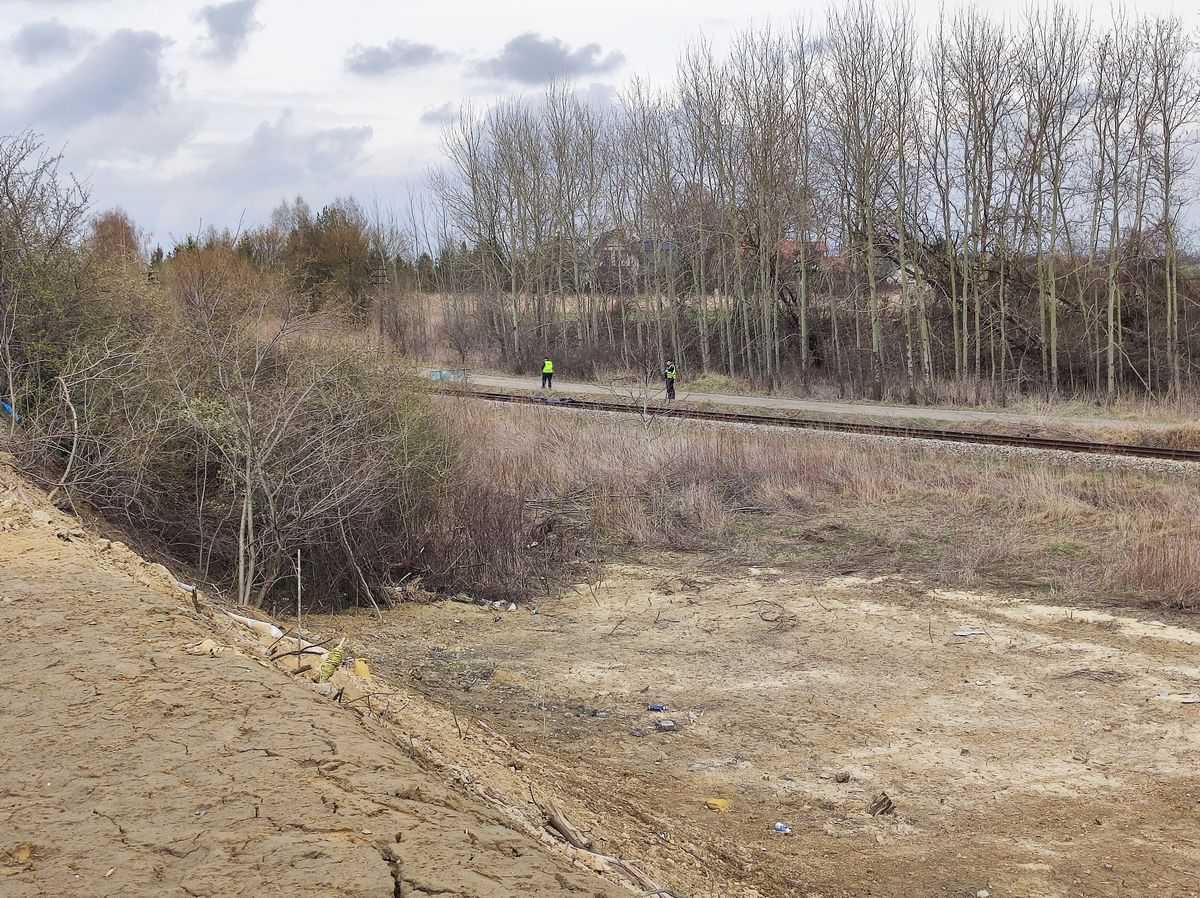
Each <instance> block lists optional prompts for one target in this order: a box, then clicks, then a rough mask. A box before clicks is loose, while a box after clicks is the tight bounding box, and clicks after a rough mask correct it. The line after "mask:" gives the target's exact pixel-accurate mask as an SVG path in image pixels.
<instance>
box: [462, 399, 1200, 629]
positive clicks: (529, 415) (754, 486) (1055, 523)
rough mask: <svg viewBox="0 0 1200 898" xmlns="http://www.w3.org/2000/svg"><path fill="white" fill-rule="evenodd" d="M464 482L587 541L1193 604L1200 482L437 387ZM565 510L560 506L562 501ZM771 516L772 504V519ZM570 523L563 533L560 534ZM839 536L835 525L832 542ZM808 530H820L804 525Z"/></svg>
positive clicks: (533, 523) (1199, 553) (1198, 570)
mask: <svg viewBox="0 0 1200 898" xmlns="http://www.w3.org/2000/svg"><path fill="white" fill-rule="evenodd" d="M445 405H446V408H447V410H448V411H450V412H451V417H452V420H453V421H454V423H455V426H456V427H458V428H460V429H461V430H462V431H463V432H464V433H466V434H468V435H469V436H470V440H471V443H472V445H473V447H474V449H473V451H472V453H471V459H470V465H471V471H472V476H473V478H476V479H477V480H478V481H479V482H481V483H486V484H487V486H488V490H489V491H492V490H495V491H499V492H508V491H512V492H513V493H514V494H519V495H521V496H524V497H525V501H526V505H527V506H530V503H534V506H530V507H535V512H534V513H532V514H529V513H527V518H528V519H527V521H526V524H525V526H526V527H527V528H531V527H537V526H539V525H538V521H539V520H540V521H543V522H544V521H545V520H547V519H548V520H550V521H551V523H550V526H549V529H548V531H547V528H546V527H545V526H544V525H543V526H542V532H543V533H546V532H549V533H554V532H555V531H556V529H557V530H558V531H564V532H563V536H562V538H564V539H569V538H574V539H578V538H582V539H584V540H585V541H586V542H587V543H588V544H589V545H592V546H603V545H612V544H622V545H627V546H651V547H684V548H701V547H725V546H729V545H731V544H732V543H733V542H734V541H736V540H737V539H738V538H739V537H749V538H750V539H752V540H753V542H754V544H755V547H756V550H759V549H761V550H762V551H764V552H775V553H777V555H778V557H782V558H785V559H786V558H789V557H790V558H792V559H793V560H795V559H799V558H802V559H807V560H809V561H812V562H813V563H815V564H825V563H828V564H834V563H836V564H845V565H848V566H849V568H850V569H855V568H854V564H855V563H856V560H857V562H858V563H859V564H860V567H859V568H857V569H864V570H865V569H867V568H868V567H872V566H873V569H875V570H877V571H880V570H883V571H886V570H888V569H892V570H903V571H905V572H908V573H912V574H914V575H918V576H923V577H926V578H929V579H940V580H943V581H947V582H955V583H960V584H986V585H989V586H992V587H995V588H1000V587H1005V586H1008V587H1012V586H1037V587H1053V588H1059V589H1063V590H1067V591H1069V592H1072V593H1074V594H1076V595H1077V596H1078V597H1079V598H1081V599H1085V600H1093V601H1095V600H1099V601H1104V600H1107V599H1109V598H1117V599H1120V600H1130V601H1136V602H1145V603H1148V604H1161V605H1166V606H1172V607H1177V608H1178V607H1183V608H1196V607H1200V603H1198V599H1197V596H1198V595H1200V531H1197V530H1196V528H1195V527H1194V525H1193V524H1192V521H1193V519H1194V509H1195V508H1196V505H1197V501H1198V500H1200V484H1198V483H1197V482H1196V481H1194V480H1190V479H1184V478H1167V477H1158V476H1153V475H1150V474H1146V473H1142V472H1137V471H1130V472H1128V473H1114V472H1111V471H1104V472H1100V471H1093V470H1089V469H1086V468H1084V467H1080V466H1051V465H1029V464H1020V465H1018V464H1011V463H1005V462H1002V461H994V462H993V461H981V460H980V458H979V457H978V456H977V455H956V454H953V453H940V452H939V453H929V452H927V451H923V450H916V449H907V448H898V447H896V446H895V444H879V443H876V444H872V443H868V442H851V441H842V440H836V439H828V438H823V437H820V436H817V435H808V434H793V433H783V432H776V431H768V430H749V429H738V428H731V427H714V426H709V425H702V424H693V423H687V422H679V421H655V422H652V424H651V426H650V430H649V433H647V431H646V429H645V428H644V427H643V423H644V422H639V421H638V420H637V419H635V418H632V417H630V418H620V417H616V416H596V415H591V416H588V415H583V414H576V413H572V412H564V411H559V410H549V409H538V408H535V407H505V408H496V407H493V406H489V405H485V404H481V403H472V402H466V401H461V400H446V402H445ZM560 506H561V507H562V508H564V509H567V510H566V511H565V512H563V513H561V514H559V515H558V521H557V523H555V520H554V519H555V514H554V513H552V512H551V510H552V509H555V508H557V507H560ZM764 515H765V517H764ZM567 530H569V531H570V532H565V531H567ZM831 531H834V532H836V535H835V536H834V537H832V538H830V537H829V535H828V534H829V533H830V532H831ZM814 534H818V536H814Z"/></svg>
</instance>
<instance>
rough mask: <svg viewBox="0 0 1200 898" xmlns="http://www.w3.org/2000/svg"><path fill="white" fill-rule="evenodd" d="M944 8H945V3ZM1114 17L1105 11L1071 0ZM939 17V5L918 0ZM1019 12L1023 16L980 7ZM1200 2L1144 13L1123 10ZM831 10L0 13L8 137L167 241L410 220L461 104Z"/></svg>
mask: <svg viewBox="0 0 1200 898" xmlns="http://www.w3.org/2000/svg"><path fill="white" fill-rule="evenodd" d="M946 2H947V5H952V4H951V0H946ZM1072 2H1073V4H1074V5H1076V6H1080V7H1085V8H1091V7H1094V11H1095V15H1097V17H1100V18H1103V17H1107V13H1108V9H1109V4H1108V3H1097V4H1091V3H1087V2H1084V0H1072ZM917 5H918V10H919V12H918V14H919V15H920V16H921V17H922V18H925V19H928V18H930V17H932V16H935V15H936V10H937V7H938V5H939V4H938V3H937V2H936V0H917ZM983 5H984V6H985V7H988V6H993V7H994V8H996V9H998V10H1001V11H1011V10H1013V9H1014V8H1015V7H1017V6H1019V5H1020V4H1019V3H1017V2H1005V3H1002V4H1001V3H993V4H988V3H984V4H983ZM1173 7H1174V8H1176V9H1178V10H1179V12H1180V13H1181V14H1183V15H1184V16H1185V20H1186V21H1187V22H1188V23H1189V24H1190V25H1193V26H1194V25H1196V24H1197V23H1198V22H1200V18H1198V16H1197V13H1196V11H1195V9H1194V6H1193V4H1191V3H1182V4H1175V3H1173V2H1172V0H1143V2H1141V3H1135V4H1133V5H1132V7H1131V8H1132V9H1135V10H1141V9H1145V10H1148V11H1162V12H1166V11H1170V10H1171V9H1172V8H1173ZM821 8H823V4H822V5H815V4H814V5H812V6H811V7H805V6H800V5H798V4H796V3H795V2H790V3H789V2H775V0H738V2H731V0H659V2H645V0H607V2H604V3H592V2H582V3H581V2H578V0H575V2H567V0H554V2H549V0H526V2H518V3H503V2H496V0H489V2H478V0H469V2H464V0H449V2H446V0H443V2H437V0H420V2H418V0H392V2H385V0H231V2H219V0H218V2H213V3H205V2H194V0H169V2H168V0H0V71H2V72H3V75H2V76H0V132H12V131H15V130H18V129H22V128H26V127H30V128H33V129H35V130H37V131H39V132H41V133H42V134H44V135H45V137H46V139H47V141H48V142H49V143H50V145H51V146H52V147H55V148H65V153H66V164H67V167H68V168H69V169H70V170H71V171H73V172H74V173H75V174H76V175H77V176H79V177H80V178H81V179H83V180H86V181H87V182H88V183H89V184H90V185H91V187H92V192H93V198H94V203H95V205H96V206H97V207H98V208H107V207H111V206H117V205H120V206H123V207H124V208H126V209H128V210H129V211H130V212H131V213H132V214H133V215H134V217H135V218H136V220H137V221H138V223H139V225H141V226H142V227H143V228H145V229H146V230H148V231H150V232H151V233H152V234H153V236H154V237H155V239H157V240H158V241H161V242H163V243H169V242H170V241H171V240H172V238H178V237H181V236H183V235H184V234H186V233H189V232H195V231H197V230H198V229H199V228H201V227H202V226H207V225H209V224H216V225H218V226H225V225H228V226H231V227H232V226H236V225H237V224H238V221H239V220H240V219H242V218H243V217H244V219H245V221H246V223H247V224H249V223H255V222H258V221H261V220H262V219H263V218H265V216H266V215H267V213H268V212H269V210H270V209H271V207H272V206H274V205H275V204H276V203H277V202H278V201H279V200H280V199H282V198H283V197H285V196H286V197H291V196H295V195H296V194H303V195H304V197H305V198H306V199H307V200H309V202H310V203H311V204H312V205H314V206H317V207H319V206H320V205H321V204H322V203H324V202H326V201H328V200H329V199H331V198H333V197H334V196H337V195H339V194H345V193H350V192H353V193H354V194H356V195H357V196H359V197H360V198H362V199H365V200H369V199H370V198H371V197H372V196H376V197H378V198H379V199H380V200H382V201H384V202H393V203H402V202H403V200H404V196H405V195H406V193H407V191H408V188H409V185H411V184H419V183H420V182H421V181H422V179H423V173H424V171H425V169H426V167H427V166H428V165H429V164H430V163H431V162H433V161H435V160H436V158H437V154H438V128H439V126H440V124H441V122H442V121H443V120H444V119H445V118H446V116H448V115H451V114H452V113H453V112H454V111H455V110H456V109H457V108H458V105H459V104H460V102H462V101H463V100H464V99H469V100H471V101H472V102H474V103H478V104H486V103H488V102H489V101H491V100H492V99H494V98H495V97H498V96H503V95H513V94H522V93H523V94H533V93H537V92H539V91H540V89H541V85H543V84H544V83H545V82H547V81H549V80H550V79H552V78H554V77H567V78H571V79H573V80H574V82H575V83H576V84H577V86H578V89H580V90H585V91H587V92H588V93H589V95H591V96H593V97H596V98H599V99H603V98H605V97H608V96H611V95H612V94H613V93H614V92H615V90H616V89H617V88H619V87H620V86H621V85H622V84H623V83H624V82H625V81H626V80H627V79H628V78H629V77H630V76H631V75H634V74H637V75H643V76H646V77H648V78H649V79H651V80H653V81H656V82H662V81H665V80H667V79H669V78H670V77H671V73H672V71H673V67H674V61H675V57H676V55H677V53H678V52H679V51H680V50H681V49H682V48H683V46H684V45H685V44H686V43H688V42H689V41H691V40H694V39H696V38H698V37H700V36H705V37H707V38H709V39H711V40H712V41H713V42H714V43H716V44H717V45H718V46H720V45H722V44H723V43H724V42H725V40H726V39H727V37H728V35H729V34H730V33H731V31H733V30H735V29H736V28H738V27H739V26H744V25H748V24H753V23H763V22H767V21H775V22H779V23H788V22H790V21H792V20H793V19H794V18H795V17H796V16H797V15H803V14H805V10H806V9H809V10H812V11H813V12H811V13H809V14H810V15H819V10H820V9H821Z"/></svg>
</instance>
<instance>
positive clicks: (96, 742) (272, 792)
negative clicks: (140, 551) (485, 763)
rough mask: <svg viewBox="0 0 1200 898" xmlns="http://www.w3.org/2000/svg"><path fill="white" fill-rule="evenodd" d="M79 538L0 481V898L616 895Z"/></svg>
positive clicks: (157, 574)
mask: <svg viewBox="0 0 1200 898" xmlns="http://www.w3.org/2000/svg"><path fill="white" fill-rule="evenodd" d="M74 526H75V523H74V522H73V521H71V520H68V519H66V518H65V517H63V516H61V515H58V514H57V513H56V512H54V511H53V509H49V508H48V506H45V504H44V502H39V501H38V497H37V495H36V494H35V491H32V490H29V489H28V488H27V487H23V486H22V485H21V484H19V483H18V482H17V481H16V480H15V479H14V478H12V476H11V474H10V473H9V472H7V471H5V470H4V469H3V468H2V467H0V632H2V633H3V634H4V642H5V648H6V651H5V652H4V659H5V664H4V667H5V681H6V682H5V688H4V701H3V706H2V707H3V713H2V715H0V719H2V721H3V739H2V740H0V895H2V896H4V898H17V896H21V898H24V896H34V895H54V896H86V898H93V896H107V895H112V896H123V898H129V896H176V895H179V896H182V895H191V896H206V898H212V896H234V895H245V896H270V895H306V896H307V895H321V896H371V898H385V896H386V898H392V896H397V895H406V896H407V895H444V896H459V895H462V896H489V898H509V896H514V895H568V894H570V895H582V896H591V895H596V896H618V895H628V894H629V893H628V891H626V890H625V889H623V888H620V887H617V886H614V885H611V884H609V883H607V882H605V881H604V880H602V879H601V878H599V877H598V876H596V875H594V874H592V873H590V872H587V871H584V870H581V869H579V868H578V867H577V866H573V865H572V862H571V860H570V858H568V857H566V856H564V855H562V854H559V853H556V852H555V851H554V850H553V849H550V848H547V847H546V846H545V845H544V844H542V843H541V842H539V841H538V840H537V839H536V838H533V837H532V836H531V835H530V834H529V833H528V832H522V831H520V830H519V828H517V827H515V826H514V825H513V824H512V821H511V820H509V819H508V818H507V817H505V816H504V815H503V814H502V813H500V812H499V811H497V810H496V809H495V808H494V807H492V806H491V805H489V804H488V803H486V802H485V801H483V800H482V799H481V798H480V797H479V796H478V795H477V794H472V793H471V792H470V791H468V790H466V789H464V788H463V787H462V785H461V783H460V782H459V781H458V780H457V779H455V778H453V777H451V776H450V775H449V774H448V772H446V771H439V770H436V769H431V768H430V767H429V765H428V764H427V763H423V762H422V761H421V760H419V758H420V757H421V752H420V751H419V750H418V749H414V748H413V745H416V743H411V744H410V743H406V742H405V741H404V740H402V739H400V738H398V736H397V733H396V732H394V731H393V730H392V729H389V728H385V727H384V726H382V725H381V724H378V723H372V722H371V721H369V720H363V719H360V718H359V717H358V716H356V715H354V714H352V713H350V712H349V711H348V710H347V709H345V708H339V707H337V706H336V705H335V704H334V703H333V702H332V701H331V700H330V699H329V698H327V697H325V696H323V695H321V694H319V693H318V692H317V691H315V690H314V688H313V687H312V686H310V685H308V684H305V683H303V682H299V681H295V680H293V679H291V678H289V676H288V675H287V674H285V673H283V672H281V671H280V670H278V669H276V668H274V667H272V666H270V665H269V664H268V663H267V662H266V661H265V660H262V659H260V658H256V657H254V655H253V653H249V652H245V651H244V647H242V648H243V650H239V638H240V634H239V633H237V632H235V631H234V630H232V629H230V627H229V625H228V624H226V625H225V628H224V629H222V628H221V627H220V626H216V625H214V623H213V622H212V621H211V620H209V619H208V618H206V617H205V616H203V615H201V614H199V613H197V612H195V611H194V610H192V609H191V608H190V607H189V606H188V604H187V597H186V595H185V594H184V593H182V592H181V591H180V590H178V589H177V588H176V587H175V584H174V581H173V579H172V578H171V577H170V576H169V575H168V574H167V572H166V570H165V569H163V568H161V567H157V566H153V565H147V564H145V563H144V562H142V561H141V560H140V559H139V558H137V556H135V555H134V554H133V553H132V552H130V551H128V550H127V549H125V548H124V547H122V546H121V545H119V544H112V545H108V544H105V543H103V542H100V541H98V540H96V539H95V538H93V537H91V536H90V535H88V534H84V533H83V532H82V531H80V530H77V529H73V528H74ZM205 638H212V639H214V641H216V642H217V643H218V644H222V645H225V649H224V650H223V651H221V652H220V654H218V655H216V656H215V657H214V656H196V655H191V654H188V653H187V652H185V651H184V646H186V645H190V644H194V643H196V642H198V641H202V640H204V639H205Z"/></svg>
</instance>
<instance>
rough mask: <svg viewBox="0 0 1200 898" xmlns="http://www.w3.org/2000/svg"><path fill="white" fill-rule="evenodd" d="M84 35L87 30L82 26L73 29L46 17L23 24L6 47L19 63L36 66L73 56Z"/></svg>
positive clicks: (82, 41) (82, 42)
mask: <svg viewBox="0 0 1200 898" xmlns="http://www.w3.org/2000/svg"><path fill="white" fill-rule="evenodd" d="M87 38H88V32H87V31H86V30H84V29H83V28H72V27H71V26H70V25H65V24H63V23H62V22H60V21H59V20H58V19H49V20H47V21H45V22H27V23H26V24H24V25H22V26H21V27H20V28H18V29H17V33H16V34H14V35H13V36H12V39H11V40H10V41H9V47H11V48H12V51H13V53H14V54H15V55H16V57H17V59H19V60H20V61H21V62H23V63H25V64H26V65H37V64H38V63H41V62H47V61H51V60H56V59H69V58H71V57H72V56H75V55H76V54H77V53H78V52H79V49H80V48H81V47H82V46H83V44H84V42H85V41H86V40H87Z"/></svg>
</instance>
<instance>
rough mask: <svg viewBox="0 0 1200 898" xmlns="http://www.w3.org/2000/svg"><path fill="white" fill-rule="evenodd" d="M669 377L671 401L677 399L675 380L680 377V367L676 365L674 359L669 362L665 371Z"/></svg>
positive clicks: (668, 385) (668, 389) (668, 393)
mask: <svg viewBox="0 0 1200 898" xmlns="http://www.w3.org/2000/svg"><path fill="white" fill-rule="evenodd" d="M665 374H666V378H667V399H669V400H670V401H671V402H674V401H675V381H677V380H678V379H679V369H678V368H676V367H675V363H674V362H672V361H668V362H667V370H666V372H665Z"/></svg>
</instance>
